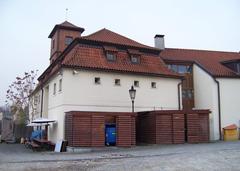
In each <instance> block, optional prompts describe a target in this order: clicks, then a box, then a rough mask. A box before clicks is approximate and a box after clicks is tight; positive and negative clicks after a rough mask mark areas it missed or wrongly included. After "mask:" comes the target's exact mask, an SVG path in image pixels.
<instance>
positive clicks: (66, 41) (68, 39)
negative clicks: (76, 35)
mask: <svg viewBox="0 0 240 171" xmlns="http://www.w3.org/2000/svg"><path fill="white" fill-rule="evenodd" d="M72 41H73V38H72V37H70V36H66V37H65V45H69V44H70V43H71V42H72Z"/></svg>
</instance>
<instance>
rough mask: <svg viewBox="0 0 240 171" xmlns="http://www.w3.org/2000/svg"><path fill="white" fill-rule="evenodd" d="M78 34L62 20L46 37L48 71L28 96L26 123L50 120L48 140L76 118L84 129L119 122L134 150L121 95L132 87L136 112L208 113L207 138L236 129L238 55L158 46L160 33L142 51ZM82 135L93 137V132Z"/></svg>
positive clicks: (106, 36) (124, 41)
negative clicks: (177, 111) (40, 118)
mask: <svg viewBox="0 0 240 171" xmlns="http://www.w3.org/2000/svg"><path fill="white" fill-rule="evenodd" d="M83 32H84V28H81V27H78V26H75V25H73V24H71V23H69V22H67V21H65V22H63V23H62V24H58V25H55V27H54V28H53V30H52V31H51V33H50V35H49V38H50V39H51V52H50V65H49V67H48V68H47V69H46V70H45V71H44V72H43V73H42V75H41V76H40V77H39V78H38V81H39V84H38V86H37V88H36V89H35V91H34V92H33V93H32V95H31V100H32V103H33V104H34V107H33V108H31V109H30V114H31V116H30V119H31V120H33V119H34V118H37V117H46V118H49V119H54V120H56V121H57V122H56V123H55V124H53V125H51V126H50V128H49V139H50V140H51V141H53V142H56V141H57V140H59V139H64V138H66V137H65V134H66V132H68V131H71V124H68V123H72V124H74V123H73V122H72V121H73V120H74V119H73V118H75V117H76V120H78V119H79V117H80V116H81V117H83V116H84V118H82V119H81V121H84V122H81V124H82V126H84V127H89V125H94V124H100V125H101V124H104V123H108V122H114V123H116V124H120V120H121V122H124V123H123V125H126V124H128V125H127V126H126V127H127V129H129V130H128V132H131V135H129V137H130V138H129V139H128V140H126V141H128V142H129V143H128V144H134V142H133V141H132V138H133V137H134V133H133V132H134V131H135V126H134V125H135V120H134V117H135V116H134V115H132V114H131V113H129V112H131V101H130V97H129V94H128V90H129V88H130V87H131V86H132V85H133V86H134V87H135V89H136V90H137V95H136V99H135V111H136V112H143V111H156V110H169V111H170V110H171V111H174V110H175V111H176V110H179V109H184V110H186V111H191V110H192V109H197V110H200V109H209V110H210V111H211V115H210V118H209V120H210V139H211V140H219V139H220V138H221V130H222V128H223V127H225V126H227V125H229V124H233V123H235V124H237V125H238V122H239V120H240V117H239V114H238V113H239V111H240V107H239V106H240V105H238V99H239V98H238V97H239V95H240V91H238V88H239V86H240V79H239V78H240V76H239V73H240V54H239V53H234V52H216V51H204V50H187V49H170V48H165V45H164V35H156V36H155V38H154V41H155V47H150V46H146V45H143V44H141V43H138V42H136V41H134V40H131V39H129V38H127V37H124V36H122V35H119V34H118V33H114V32H112V31H110V30H108V29H102V30H99V31H97V32H95V33H93V34H90V35H87V36H83V35H82V33H83ZM230 99H232V100H230ZM123 113H124V114H123ZM159 113H161V112H159ZM123 115H124V116H126V118H128V119H126V118H121V117H120V116H123ZM181 117H182V115H181ZM130 118H132V119H131V122H129V123H125V121H129V120H130ZM65 120H67V121H68V123H67V124H66V121H65ZM117 122H119V123H117ZM86 123H88V124H86ZM69 125H70V126H69ZM120 125H121V124H120ZM89 129H92V131H91V132H93V133H94V131H96V129H97V128H95V127H91V128H90V127H89ZM132 130H134V131H132ZM205 132H206V131H205ZM93 133H92V134H93ZM76 134H77V133H76ZM122 135H123V137H124V135H125V132H124V134H122ZM84 137H85V138H86V137H87V138H86V139H87V140H88V142H87V143H85V144H84V143H83V144H84V145H89V144H90V145H93V144H95V145H99V144H96V143H95V142H98V141H100V140H99V139H101V141H102V133H101V137H100V138H99V139H97V140H96V141H94V142H93V141H92V139H93V135H92V137H91V136H90V134H89V133H88V134H86V135H85V134H84ZM79 138H81V137H79ZM205 139H206V138H205ZM194 141H195V140H194ZM119 142H120V141H119ZM121 142H122V141H121ZM79 143H80V144H81V143H82V142H79ZM100 145H101V144H100ZM125 145H126V144H125ZM123 146H124V143H123Z"/></svg>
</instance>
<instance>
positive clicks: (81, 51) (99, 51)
mask: <svg viewBox="0 0 240 171" xmlns="http://www.w3.org/2000/svg"><path fill="white" fill-rule="evenodd" d="M140 61H141V62H140V64H132V63H131V61H130V57H129V54H128V52H127V50H126V51H124V50H118V53H117V60H116V61H115V62H109V61H107V59H106V57H105V54H104V53H103V48H102V47H91V46H86V45H82V44H78V45H76V46H75V47H74V48H73V49H72V50H71V52H70V53H68V54H67V55H66V56H65V58H64V60H63V61H62V65H64V66H68V67H81V68H87V69H97V70H107V71H113V72H114V71H115V72H116V71H117V72H129V73H139V74H140V73H141V74H143V75H145V74H152V75H159V76H166V77H175V78H176V77H178V78H180V77H179V75H178V74H175V73H173V72H171V71H170V70H168V69H167V67H166V65H165V64H164V62H163V61H162V59H161V58H159V56H157V55H152V54H142V55H141V59H140Z"/></svg>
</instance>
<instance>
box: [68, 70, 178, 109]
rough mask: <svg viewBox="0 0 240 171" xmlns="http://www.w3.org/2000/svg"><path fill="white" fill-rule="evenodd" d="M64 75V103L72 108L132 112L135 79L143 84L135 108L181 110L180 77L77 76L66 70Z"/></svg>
mask: <svg viewBox="0 0 240 171" xmlns="http://www.w3.org/2000/svg"><path fill="white" fill-rule="evenodd" d="M63 75H64V80H63V88H64V106H68V107H69V109H70V110H83V111H121V112H131V100H130V97H129V92H128V90H129V89H130V87H131V85H133V82H134V80H137V81H139V84H140V86H139V87H135V89H136V91H137V92H136V99H135V111H144V110H154V109H156V110H157V109H158V110H160V109H178V90H177V84H178V83H179V82H180V80H176V79H169V78H159V77H149V76H139V75H130V74H117V73H106V72H95V71H79V73H78V74H75V75H74V74H72V70H64V72H63ZM95 77H100V78H101V84H100V85H96V84H95V83H94V78H95ZM115 79H120V80H121V85H120V86H116V85H114V80H115ZM151 82H156V83H157V88H151Z"/></svg>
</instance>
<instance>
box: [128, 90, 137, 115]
mask: <svg viewBox="0 0 240 171" xmlns="http://www.w3.org/2000/svg"><path fill="white" fill-rule="evenodd" d="M129 95H130V98H131V100H132V112H134V99H135V97H136V90H135V89H134V87H133V86H132V87H131V89H129Z"/></svg>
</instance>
